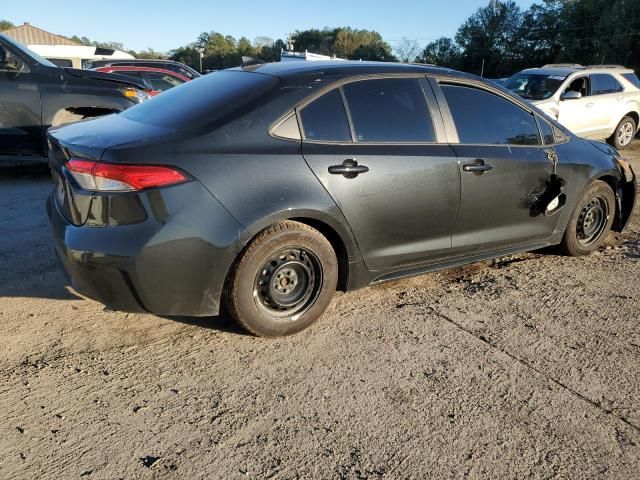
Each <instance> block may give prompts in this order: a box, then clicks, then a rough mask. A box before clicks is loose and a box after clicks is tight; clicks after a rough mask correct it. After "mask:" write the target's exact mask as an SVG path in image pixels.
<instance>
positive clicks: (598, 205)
mask: <svg viewBox="0 0 640 480" xmlns="http://www.w3.org/2000/svg"><path fill="white" fill-rule="evenodd" d="M608 220H609V205H608V203H607V200H606V199H605V198H604V197H603V196H602V195H596V196H595V197H593V198H592V199H591V200H589V201H588V202H587V204H586V205H585V206H584V207H582V209H581V210H580V214H579V215H578V222H577V224H576V227H577V232H576V233H577V239H578V243H580V245H583V246H585V247H588V246H589V245H591V244H592V243H593V242H596V241H598V239H599V238H600V236H601V235H602V233H603V232H604V230H605V228H607V221H608Z"/></svg>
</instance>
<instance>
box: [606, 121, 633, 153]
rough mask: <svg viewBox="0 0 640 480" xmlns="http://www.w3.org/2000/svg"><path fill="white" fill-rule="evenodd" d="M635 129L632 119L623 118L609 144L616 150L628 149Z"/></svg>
mask: <svg viewBox="0 0 640 480" xmlns="http://www.w3.org/2000/svg"><path fill="white" fill-rule="evenodd" d="M636 128H637V125H636V121H635V120H634V119H633V118H631V117H624V118H623V119H622V120H621V121H620V123H619V124H618V126H617V127H616V131H615V132H613V135H612V136H611V137H610V138H609V143H611V144H612V145H613V146H614V147H616V148H617V149H624V148H628V147H629V145H631V141H632V140H633V137H634V136H635V134H636Z"/></svg>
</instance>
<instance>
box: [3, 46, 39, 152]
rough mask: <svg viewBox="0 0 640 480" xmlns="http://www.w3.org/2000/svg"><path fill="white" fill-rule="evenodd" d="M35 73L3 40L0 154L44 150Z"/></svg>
mask: <svg viewBox="0 0 640 480" xmlns="http://www.w3.org/2000/svg"><path fill="white" fill-rule="evenodd" d="M41 115H42V112H41V106H40V89H39V86H38V81H37V78H36V73H35V72H32V71H31V69H30V68H29V66H28V65H27V63H25V62H24V60H23V59H22V58H21V57H20V56H19V55H17V54H16V53H14V52H13V51H12V50H11V49H9V48H8V47H6V46H5V45H3V44H1V43H0V154H11V153H21V152H27V153H34V152H41V151H43V150H44V138H43V132H42V118H41Z"/></svg>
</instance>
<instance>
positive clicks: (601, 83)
mask: <svg viewBox="0 0 640 480" xmlns="http://www.w3.org/2000/svg"><path fill="white" fill-rule="evenodd" d="M622 90H624V89H623V88H622V85H620V83H618V81H617V80H616V79H615V78H613V77H612V76H611V75H607V74H604V73H598V74H595V75H591V94H592V95H606V94H607V93H617V92H621V91H622Z"/></svg>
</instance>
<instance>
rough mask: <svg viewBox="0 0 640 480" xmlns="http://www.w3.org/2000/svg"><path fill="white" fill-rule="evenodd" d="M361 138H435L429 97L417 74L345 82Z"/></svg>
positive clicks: (416, 139) (378, 139)
mask: <svg viewBox="0 0 640 480" xmlns="http://www.w3.org/2000/svg"><path fill="white" fill-rule="evenodd" d="M344 94H345V97H346V99H347V103H348V105H349V111H350V112H351V118H352V119H353V128H354V130H355V134H356V140H357V141H358V142H393V143H395V142H434V141H435V132H434V129H433V124H432V123H431V117H430V116H429V110H428V107H427V100H426V98H425V96H424V92H423V91H422V87H421V86H420V81H419V80H418V79H417V78H385V79H380V80H365V81H362V82H354V83H349V84H347V85H345V86H344Z"/></svg>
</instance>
